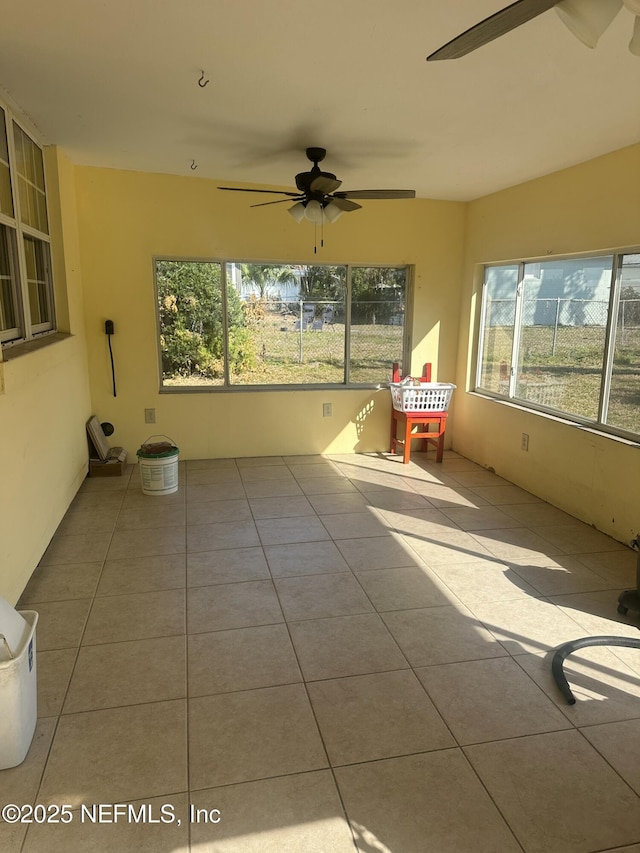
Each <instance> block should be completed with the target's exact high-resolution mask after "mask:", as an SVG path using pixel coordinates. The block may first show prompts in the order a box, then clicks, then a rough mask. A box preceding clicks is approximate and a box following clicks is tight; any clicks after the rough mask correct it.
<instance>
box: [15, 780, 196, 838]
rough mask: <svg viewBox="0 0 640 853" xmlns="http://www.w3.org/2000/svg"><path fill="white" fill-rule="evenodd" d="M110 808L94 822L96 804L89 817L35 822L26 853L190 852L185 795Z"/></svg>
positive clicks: (75, 814)
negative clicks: (56, 821) (64, 821)
mask: <svg viewBox="0 0 640 853" xmlns="http://www.w3.org/2000/svg"><path fill="white" fill-rule="evenodd" d="M105 805H106V808H105V806H102V809H103V811H102V815H103V817H102V818H101V817H100V815H101V812H100V810H99V806H95V820H96V822H95V823H92V822H91V820H90V818H89V817H88V815H89V814H93V813H94V812H93V811H92V809H93V808H94V806H93V804H92V805H91V807H90V808H89V809H88V810H87V812H86V813H85V815H86V816H84V817H83V816H82V815H83V813H82V812H81V811H76V812H74V813H73V814H74V819H73V820H72V821H71V822H70V823H66V824H63V823H59V824H34V825H33V826H31V827H30V828H29V833H28V836H27V840H26V844H25V846H24V851H23V853H104V851H106V850H113V851H117V853H189V807H188V803H187V794H186V793H185V794H176V793H173V792H171V793H169V794H167V795H166V796H163V797H156V798H154V797H149V798H145V799H144V800H134V801H133V802H131V803H118V804H117V807H118V809H120V810H121V811H118V812H115V810H114V809H113V807H112V804H111V803H109V804H105ZM123 808H124V809H129V808H130V809H131V811H130V812H129V811H126V812H123V811H122V809H123ZM163 809H164V811H163ZM171 818H175V819H174V820H172V821H171ZM101 820H102V822H100V821H101ZM178 821H179V822H178Z"/></svg>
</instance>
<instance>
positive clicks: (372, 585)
mask: <svg viewBox="0 0 640 853" xmlns="http://www.w3.org/2000/svg"><path fill="white" fill-rule="evenodd" d="M356 577H357V578H358V581H359V582H360V584H361V585H362V587H363V589H364V591H365V592H366V594H367V595H368V596H369V598H370V599H371V602H372V603H373V606H374V607H375V608H376V610H378V611H383V610H410V609H414V608H416V607H433V606H436V605H441V604H451V601H452V596H451V592H450V591H449V589H448V588H447V587H446V586H445V585H444V584H443V583H442V581H441V580H440V578H439V577H437V575H435V574H434V573H433V572H432V571H431V570H430V569H427V568H426V567H425V568H422V567H420V566H404V567H401V568H397V569H372V570H371V571H368V572H356Z"/></svg>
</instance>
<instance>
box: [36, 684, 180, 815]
mask: <svg viewBox="0 0 640 853" xmlns="http://www.w3.org/2000/svg"><path fill="white" fill-rule="evenodd" d="M186 757H187V756H186V702H185V701H184V700H177V701H173V702H153V703H151V704H148V705H130V706H128V707H125V708H109V709H108V710H103V711H86V712H84V713H81V714H68V715H66V716H63V717H61V718H60V722H59V723H58V728H57V731H56V735H55V738H54V742H53V746H52V748H51V754H50V756H49V761H48V762H47V766H46V769H45V773H44V777H43V780H42V785H41V787H40V791H39V793H38V797H39V801H40V802H42V803H45V804H48V803H69V804H70V805H71V806H72V807H75V806H79V805H80V804H81V803H92V802H97V803H119V802H122V801H123V800H125V801H126V800H131V799H142V798H146V797H154V796H160V795H162V794H166V793H167V792H179V791H186V783H187V779H186V776H187V764H186Z"/></svg>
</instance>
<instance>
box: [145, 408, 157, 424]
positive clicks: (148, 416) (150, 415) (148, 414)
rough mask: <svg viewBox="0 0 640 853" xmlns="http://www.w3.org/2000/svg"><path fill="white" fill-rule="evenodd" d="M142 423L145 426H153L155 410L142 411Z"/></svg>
mask: <svg viewBox="0 0 640 853" xmlns="http://www.w3.org/2000/svg"><path fill="white" fill-rule="evenodd" d="M144 422H145V424H155V422H156V410H155V409H145V410H144Z"/></svg>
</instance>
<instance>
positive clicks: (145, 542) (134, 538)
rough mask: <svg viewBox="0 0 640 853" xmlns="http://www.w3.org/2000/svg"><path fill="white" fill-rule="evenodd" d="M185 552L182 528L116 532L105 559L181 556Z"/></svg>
mask: <svg viewBox="0 0 640 853" xmlns="http://www.w3.org/2000/svg"><path fill="white" fill-rule="evenodd" d="M185 551H186V539H185V528H184V527H167V528H164V529H162V528H157V529H145V530H116V532H115V533H114V534H113V538H112V540H111V544H110V545H109V550H108V552H107V559H108V560H121V559H123V558H125V557H154V556H157V555H160V554H183V553H184V552H185Z"/></svg>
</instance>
